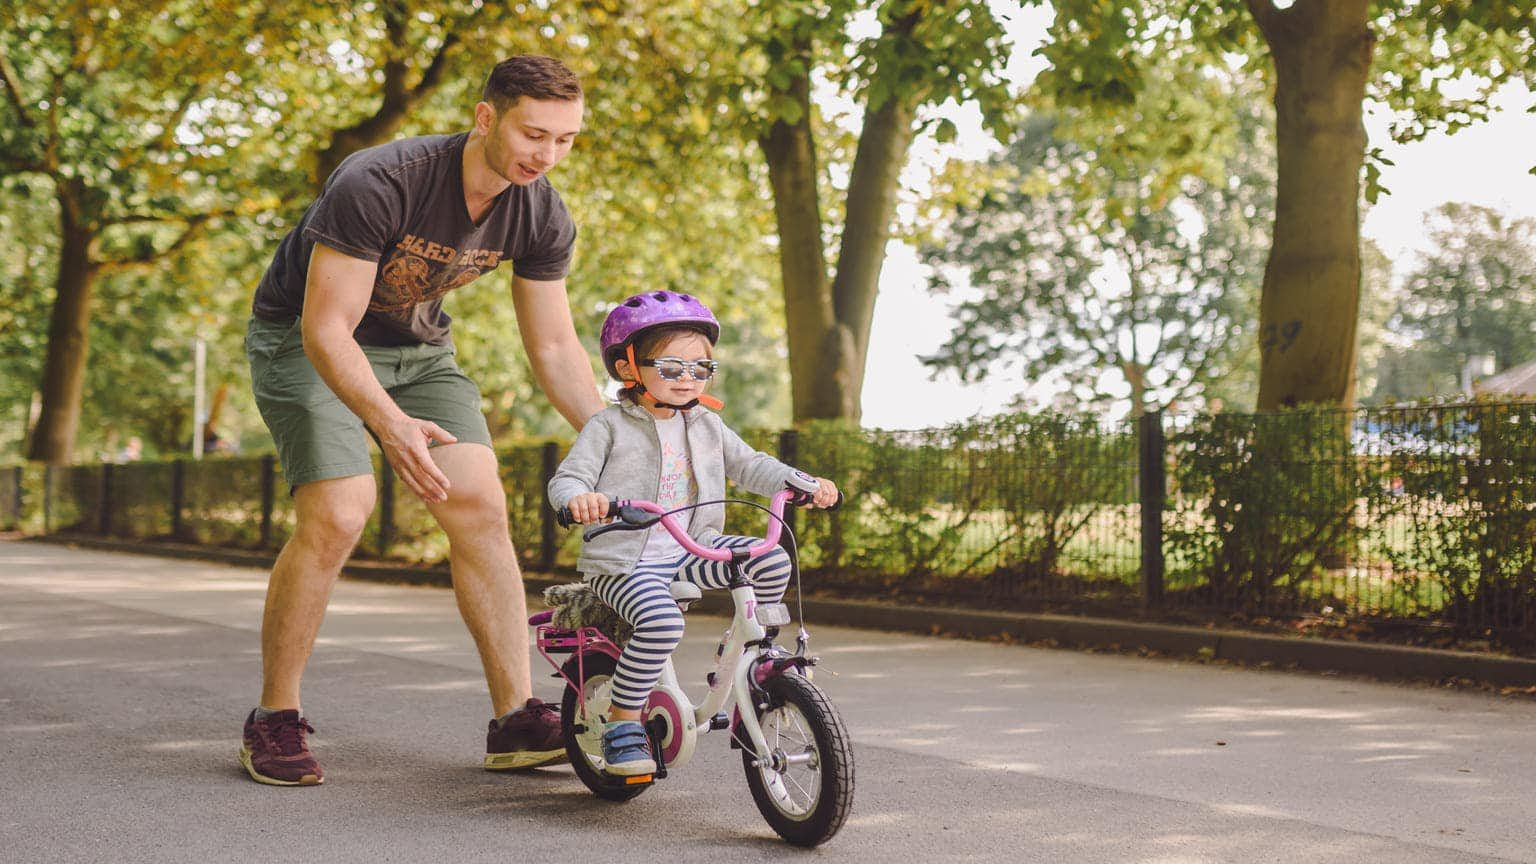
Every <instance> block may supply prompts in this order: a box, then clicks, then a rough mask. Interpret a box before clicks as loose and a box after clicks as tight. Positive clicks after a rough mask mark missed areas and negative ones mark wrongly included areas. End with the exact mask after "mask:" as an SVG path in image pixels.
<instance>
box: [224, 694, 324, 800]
mask: <svg viewBox="0 0 1536 864" xmlns="http://www.w3.org/2000/svg"><path fill="white" fill-rule="evenodd" d="M314 731H315V729H314V727H313V726H310V725H309V723H308V721H306V720H305V719H304V718H303V717H300V716H299V712H298V711H295V710H292V709H289V710H287V711H277V712H274V713H272V714H269V715H267V716H266V717H265V718H264V719H259V720H258V719H257V718H256V712H255V711H254V710H252V711H251V714H250V716H249V717H247V718H246V719H245V740H243V741H242V742H241V743H240V764H242V765H244V766H245V770H246V772H247V773H249V774H250V775H251V779H252V780H255V781H256V782H257V783H265V784H267V785H268V786H318V785H320V784H321V783H324V782H325V772H323V771H321V770H320V763H319V762H316V761H315V757H314V754H312V753H310V752H309V745H308V744H306V743H305V741H304V733H306V732H314Z"/></svg>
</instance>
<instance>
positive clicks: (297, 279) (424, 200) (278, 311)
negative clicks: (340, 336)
mask: <svg viewBox="0 0 1536 864" xmlns="http://www.w3.org/2000/svg"><path fill="white" fill-rule="evenodd" d="M468 137H469V134H468V133H467V132H461V133H459V134H457V135H428V136H423V137H420V138H406V139H403V140H400V141H394V142H391V143H389V144H382V145H380V146H378V147H370V148H368V149H366V150H359V151H358V152H356V153H354V154H352V155H351V156H348V157H347V158H346V160H345V161H343V162H342V163H341V165H340V166H339V167H337V169H336V171H335V173H334V174H332V175H331V177H330V179H329V180H327V181H326V183H325V188H324V189H323V190H321V192H320V197H319V198H317V199H315V203H313V204H311V205H310V206H309V209H308V210H306V211H305V212H304V216H303V218H302V219H300V220H299V224H298V226H297V227H296V228H294V229H293V230H292V231H290V232H289V233H288V236H286V237H284V238H283V241H282V242H281V243H280V244H278V247H277V254H276V255H274V256H273V258H272V263H271V265H270V266H268V267H267V272H266V274H265V275H263V276H262V277H261V284H260V285H259V286H257V288H256V297H255V300H254V301H253V302H252V304H251V311H252V314H254V315H255V316H256V317H257V318H261V319H263V320H266V321H274V322H278V323H287V322H292V321H293V320H294V319H296V318H298V316H299V314H300V313H301V312H302V311H303V309H304V286H305V279H306V275H307V273H308V271H309V255H310V252H311V251H312V250H313V249H314V246H315V244H316V243H322V244H324V245H326V246H329V247H331V248H332V249H336V250H338V251H340V252H344V253H346V254H347V255H351V256H353V257H355V258H362V259H364V260H366V261H375V262H378V265H379V272H378V277H377V279H376V280H375V282H374V285H373V297H372V298H371V299H370V300H369V302H368V311H367V313H366V314H364V315H363V319H362V321H361V322H360V323H359V324H358V326H357V330H356V331H355V332H354V334H353V335H354V336H355V338H356V339H357V341H358V342H359V343H361V344H363V345H414V344H420V343H427V344H432V345H443V344H446V343H447V342H448V341H449V336H448V324H449V321H450V320H451V319H450V318H449V317H448V315H447V313H445V312H443V295H445V294H447V293H448V292H449V291H452V290H453V289H455V288H458V287H461V286H463V285H468V284H469V283H470V282H472V281H474V280H475V279H476V278H477V277H478V276H480V275H481V274H482V273H486V272H488V271H490V270H492V269H494V268H495V267H496V265H497V264H499V263H501V261H502V259H504V258H510V259H512V271H513V272H514V273H515V274H517V275H518V276H522V277H523V278H525V279H534V280H539V281H547V280H553V279H561V278H564V277H565V274H566V271H567V270H568V269H569V268H570V261H571V248H572V247H573V246H574V245H575V243H576V226H575V224H574V223H573V222H572V221H571V215H570V213H569V212H568V211H567V210H566V209H565V203H564V202H562V201H561V200H560V194H559V193H558V192H556V191H555V187H554V186H551V185H550V183H549V180H548V179H547V178H544V177H540V178H539V179H538V180H536V181H534V182H533V183H530V184H528V185H527V186H518V185H513V186H510V187H508V188H507V190H506V191H505V192H503V193H501V195H500V196H498V197H497V199H496V201H495V202H494V203H493V204H492V205H491V208H490V210H488V211H486V213H485V215H484V216H482V217H481V219H480V221H479V222H478V223H476V222H472V221H470V218H469V210H468V208H467V207H466V206H465V204H464V178H463V171H464V161H463V160H464V142H465V140H466V139H467V138H468Z"/></svg>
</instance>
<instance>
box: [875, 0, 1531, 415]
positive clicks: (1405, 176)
mask: <svg viewBox="0 0 1536 864" xmlns="http://www.w3.org/2000/svg"><path fill="white" fill-rule="evenodd" d="M1001 5H1003V4H1001V3H1000V4H999V6H1001ZM1047 21H1048V18H1047V17H1046V16H1045V14H1044V11H1043V10H1040V9H1027V10H1024V12H1023V13H1015V18H1014V20H1013V21H1012V22H1011V24H1010V26H1009V31H1010V35H1011V36H1012V38H1013V40H1014V43H1015V45H1019V46H1027V47H1023V48H1015V50H1014V57H1013V62H1012V63H1011V64H1010V68H1009V77H1010V78H1011V79H1013V80H1015V81H1025V80H1028V79H1029V77H1032V75H1033V73H1034V72H1035V71H1036V70H1037V69H1038V62H1039V61H1038V60H1036V59H1034V58H1029V57H1027V56H1026V55H1028V54H1029V52H1030V51H1031V50H1033V46H1034V45H1036V44H1038V42H1039V39H1040V33H1041V31H1042V30H1043V28H1044V26H1045V23H1047ZM1494 104H1495V105H1496V106H1497V107H1498V108H1499V109H1500V110H1499V111H1498V112H1497V113H1495V114H1494V115H1493V116H1492V118H1491V119H1490V120H1489V122H1487V123H1484V124H1481V125H1478V126H1474V127H1472V128H1469V129H1464V130H1462V131H1460V132H1458V133H1456V134H1455V135H1451V136H1447V135H1434V136H1431V137H1429V138H1427V139H1425V140H1423V141H1420V142H1416V143H1413V144H1407V145H1399V144H1395V143H1393V142H1392V141H1391V139H1390V138H1389V137H1388V135H1387V131H1386V130H1387V121H1388V118H1387V116H1386V115H1385V112H1384V111H1378V112H1376V114H1374V115H1372V114H1371V113H1369V110H1368V113H1367V116H1366V131H1367V134H1368V135H1369V137H1370V142H1371V146H1373V147H1374V146H1380V147H1382V149H1383V150H1384V152H1385V153H1386V156H1387V158H1388V159H1390V160H1392V161H1393V162H1394V163H1395V164H1394V165H1393V166H1392V167H1389V168H1386V169H1384V172H1383V176H1382V184H1383V185H1384V186H1386V188H1387V189H1389V190H1391V193H1392V194H1390V195H1387V196H1383V197H1382V198H1381V199H1380V200H1378V202H1377V204H1376V205H1375V206H1374V207H1372V208H1371V209H1370V210H1369V212H1367V213H1366V215H1365V219H1364V224H1363V225H1362V233H1363V234H1364V236H1366V237H1368V238H1371V239H1373V240H1375V241H1376V242H1377V243H1378V244H1379V245H1380V246H1381V248H1382V249H1383V251H1385V252H1386V253H1387V255H1388V256H1389V257H1391V258H1393V259H1394V261H1395V263H1396V267H1397V269H1398V270H1399V271H1401V270H1405V269H1407V268H1409V267H1411V266H1412V265H1413V256H1414V254H1415V253H1416V252H1417V251H1420V250H1423V249H1425V248H1426V247H1427V244H1428V239H1427V233H1426V231H1425V227H1424V221H1423V220H1424V216H1425V214H1426V213H1428V212H1429V211H1432V210H1434V209H1435V208H1436V207H1439V206H1440V205H1441V204H1443V203H1445V202H1447V201H1462V202H1470V203H1475V204H1482V205H1485V206H1489V207H1494V208H1496V209H1499V210H1502V211H1504V212H1506V213H1509V214H1511V215H1515V216H1525V217H1532V218H1536V176H1532V175H1531V174H1530V173H1528V172H1529V170H1530V168H1531V167H1532V166H1533V165H1536V145H1533V143H1532V142H1536V114H1532V113H1529V112H1528V111H1527V110H1526V109H1528V108H1530V107H1531V106H1533V105H1536V95H1533V94H1532V93H1530V92H1528V91H1527V90H1526V89H1525V88H1524V86H1522V85H1519V84H1515V85H1511V86H1508V87H1506V88H1505V89H1503V90H1501V91H1500V92H1499V93H1498V94H1497V95H1496V96H1495V99H1494ZM1368 108H1369V106H1368ZM960 128H961V133H960V134H961V139H962V143H963V142H967V141H969V142H974V143H973V146H972V147H970V148H966V150H965V155H966V156H967V157H969V158H979V157H981V156H983V155H985V153H987V152H988V151H989V149H991V148H990V147H988V146H987V144H988V143H989V142H988V137H987V136H986V134H985V133H984V132H982V131H981V130H980V128H979V127H978V126H976V125H975V124H974V122H972V123H970V124H967V123H964V122H961V123H960ZM993 146H995V145H993ZM914 161H915V162H916V163H918V165H919V166H921V165H923V164H925V163H928V164H931V163H933V162H935V161H940V160H939V159H938V158H937V156H936V154H935V152H934V149H933V147H932V145H931V144H929V145H927V146H926V147H925V146H923V145H922V144H921V143H920V145H919V146H918V147H917V148H915V150H914ZM904 179H907V180H908V181H909V184H910V185H913V186H918V187H919V188H920V186H919V184H921V182H922V181H921V178H920V176H919V177H914V176H913V174H912V172H909V173H908V175H907V177H906V178H904ZM927 280H928V274H927V272H926V268H924V267H923V266H922V265H920V264H919V263H918V262H917V258H916V255H915V253H914V252H913V250H912V249H911V248H909V247H908V246H906V245H905V244H902V243H897V242H892V243H891V244H890V246H889V248H888V257H887V258H886V262H885V269H884V271H883V273H882V275H881V279H880V296H879V298H878V299H877V300H876V302H875V317H874V324H873V328H872V330H871V333H870V349H869V369H868V372H867V374H866V376H865V382H864V394H863V396H864V425H865V426H869V427H875V428H884V429H914V428H921V427H925V426H938V425H943V424H946V423H953V422H955V421H958V420H963V419H965V418H967V417H971V416H974V415H976V414H992V413H996V412H997V411H998V410H999V409H1000V408H1001V407H1002V406H1003V405H1004V404H1006V403H1007V402H1009V401H1010V400H1011V399H1012V398H1013V397H1014V396H1015V395H1017V394H1020V393H1024V392H1026V391H1028V390H1030V387H1031V386H1032V385H1033V384H1034V383H1035V382H1030V381H1024V380H1022V379H1021V378H1017V377H1015V378H1012V379H1001V378H995V379H989V380H987V381H985V382H982V383H980V384H974V385H965V386H962V385H960V384H959V383H958V382H957V381H956V380H955V379H954V378H953V376H950V375H946V376H944V377H943V378H941V379H940V380H938V381H932V380H929V373H928V371H927V369H925V368H924V367H923V365H922V364H921V363H920V362H919V360H918V358H919V357H920V356H921V355H923V354H929V353H932V352H933V351H934V350H935V349H937V348H938V347H939V346H940V345H941V344H942V343H943V342H944V341H945V339H946V337H947V336H948V335H949V332H950V329H951V318H950V314H949V310H950V308H951V306H952V305H953V304H954V303H955V302H956V301H955V300H954V299H953V298H950V297H935V296H930V295H929V293H928V288H927ZM1015 374H1016V373H1015ZM1050 389H1051V388H1049V387H1048V386H1046V387H1037V388H1036V389H1035V390H1034V396H1035V398H1036V399H1038V400H1041V401H1046V402H1048V401H1049V397H1048V394H1049V392H1050Z"/></svg>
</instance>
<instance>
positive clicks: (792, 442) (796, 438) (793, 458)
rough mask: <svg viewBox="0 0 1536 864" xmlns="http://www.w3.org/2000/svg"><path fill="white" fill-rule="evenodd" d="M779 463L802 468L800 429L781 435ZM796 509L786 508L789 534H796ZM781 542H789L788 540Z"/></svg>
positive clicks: (785, 517) (785, 523)
mask: <svg viewBox="0 0 1536 864" xmlns="http://www.w3.org/2000/svg"><path fill="white" fill-rule="evenodd" d="M779 461H780V462H783V463H784V464H785V465H790V466H793V467H796V468H798V467H800V466H799V462H800V431H799V430H798V429H785V430H783V431H782V432H780V433H779ZM795 509H796V508H794V507H786V508H784V529H785V532H786V533H788V534H793V533H795ZM781 542H784V543H787V542H789V541H788V540H787V539H786V540H783V541H781Z"/></svg>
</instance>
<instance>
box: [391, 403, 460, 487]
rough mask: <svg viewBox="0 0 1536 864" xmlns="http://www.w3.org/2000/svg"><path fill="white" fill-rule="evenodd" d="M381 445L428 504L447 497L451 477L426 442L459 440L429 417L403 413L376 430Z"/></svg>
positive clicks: (406, 482)
mask: <svg viewBox="0 0 1536 864" xmlns="http://www.w3.org/2000/svg"><path fill="white" fill-rule="evenodd" d="M374 432H376V433H377V434H378V436H379V447H380V449H382V450H383V451H384V458H385V459H386V460H387V461H388V462H389V467H391V468H393V469H395V474H396V476H398V477H399V478H400V479H401V480H403V481H405V485H406V486H408V487H410V490H411V491H412V492H415V493H416V495H417V497H419V498H420V499H421V500H423V501H425V502H427V503H428V504H441V503H442V502H444V501H447V500H448V486H449V483H448V476H447V475H446V474H444V473H443V472H442V470H441V469H439V468H438V467H437V463H436V462H434V461H432V454H431V453H430V452H429V451H428V449H427V445H428V443H429V442H431V441H436V442H437V443H439V444H453V443H455V442H456V441H458V440H459V439H457V438H455V437H453V436H452V435H450V434H448V432H447V430H445V429H443V427H441V426H439V425H437V424H436V423H433V422H431V421H429V420H417V419H416V418H414V417H405V416H402V417H401V418H400V419H399V420H396V421H393V422H391V423H389V424H387V425H385V426H384V427H383V428H380V429H375V430H374Z"/></svg>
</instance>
